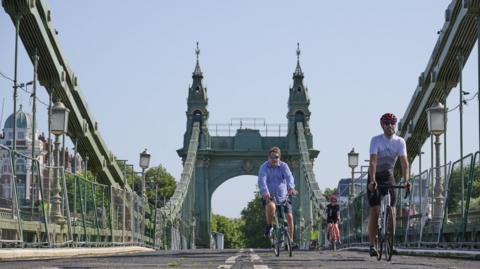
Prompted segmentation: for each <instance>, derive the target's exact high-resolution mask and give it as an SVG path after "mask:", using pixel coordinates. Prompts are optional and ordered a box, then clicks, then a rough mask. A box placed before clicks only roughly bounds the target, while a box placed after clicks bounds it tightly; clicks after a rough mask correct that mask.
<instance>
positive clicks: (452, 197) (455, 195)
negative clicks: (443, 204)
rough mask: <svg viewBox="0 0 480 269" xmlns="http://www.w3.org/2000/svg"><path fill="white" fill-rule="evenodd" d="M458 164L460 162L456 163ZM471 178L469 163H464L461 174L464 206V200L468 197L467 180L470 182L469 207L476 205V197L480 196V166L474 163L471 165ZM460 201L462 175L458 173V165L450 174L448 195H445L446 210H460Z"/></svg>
mask: <svg viewBox="0 0 480 269" xmlns="http://www.w3.org/2000/svg"><path fill="white" fill-rule="evenodd" d="M458 164H460V163H458ZM473 169H474V170H473V173H472V178H470V172H471V171H470V164H464V167H463V173H464V174H463V175H464V178H463V179H464V185H463V188H464V195H465V197H464V198H465V201H464V206H466V201H467V199H468V197H467V196H468V184H469V182H468V181H469V180H471V183H472V190H471V197H470V199H471V203H470V208H475V207H478V201H477V200H478V198H479V197H480V180H478V178H479V176H480V166H479V165H476V166H474V167H473ZM461 201H462V176H461V173H460V167H455V168H454V169H453V171H452V173H451V175H450V182H449V184H448V196H447V206H448V212H449V214H451V213H460V212H461Z"/></svg>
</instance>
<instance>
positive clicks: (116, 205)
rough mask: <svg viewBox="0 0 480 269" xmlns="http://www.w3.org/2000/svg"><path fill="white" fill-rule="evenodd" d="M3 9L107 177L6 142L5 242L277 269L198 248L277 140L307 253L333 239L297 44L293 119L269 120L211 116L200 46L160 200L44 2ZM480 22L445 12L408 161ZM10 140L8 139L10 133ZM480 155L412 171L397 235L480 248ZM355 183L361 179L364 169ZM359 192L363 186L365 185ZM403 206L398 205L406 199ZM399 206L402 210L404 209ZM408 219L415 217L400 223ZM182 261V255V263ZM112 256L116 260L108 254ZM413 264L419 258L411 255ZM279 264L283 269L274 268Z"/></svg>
mask: <svg viewBox="0 0 480 269" xmlns="http://www.w3.org/2000/svg"><path fill="white" fill-rule="evenodd" d="M2 5H3V8H4V10H5V12H6V13H7V14H8V15H9V16H10V17H11V19H12V22H13V26H14V27H16V29H17V31H18V37H19V39H20V41H21V42H22V43H23V45H24V47H25V50H26V52H27V54H28V55H29V57H30V59H31V60H32V63H34V64H35V65H36V66H37V68H36V70H37V77H38V81H39V83H40V84H41V85H42V86H43V87H44V88H45V89H46V90H47V92H48V94H49V95H50V96H51V99H52V100H57V99H61V100H62V102H63V103H64V104H65V106H66V107H67V108H68V109H69V111H70V115H69V118H68V133H67V136H68V137H69V138H70V139H71V141H72V142H73V143H74V144H75V149H76V150H77V151H78V154H80V155H81V156H82V158H83V159H87V160H88V169H89V170H90V171H92V172H94V173H95V174H96V175H98V176H97V180H96V181H91V180H89V179H87V178H86V173H83V171H76V169H75V168H73V169H70V170H69V169H66V167H64V166H62V165H46V164H45V163H44V162H42V160H39V159H38V158H35V157H33V158H32V156H26V155H25V154H23V153H22V152H20V151H18V150H14V149H12V147H8V146H6V145H2V146H1V147H0V152H1V153H0V158H1V159H0V162H1V163H2V164H3V167H4V168H2V169H1V170H0V171H1V180H2V182H1V183H2V185H1V187H2V192H1V195H2V197H0V230H1V237H0V243H1V244H2V247H4V248H5V247H7V248H8V247H10V248H14V247H45V248H51V247H66V248H79V247H85V246H86V247H112V246H144V247H148V248H151V249H155V250H161V251H164V252H158V254H155V255H156V256H155V257H156V259H161V260H162V259H164V260H162V261H167V262H165V265H168V263H169V262H177V263H178V264H177V265H181V264H182V263H183V264H187V263H186V262H185V260H188V261H189V263H190V264H193V263H195V257H199V260H198V261H197V262H198V263H199V266H200V265H201V266H200V267H202V266H203V267H205V268H210V267H212V266H215V268H230V267H231V266H233V265H235V264H238V263H237V262H245V263H249V264H251V265H252V266H254V268H269V267H268V266H267V265H265V266H267V267H255V264H257V265H259V266H260V264H261V263H262V262H264V261H267V260H269V258H268V257H267V256H266V253H264V252H262V251H257V253H255V250H240V251H239V252H238V253H237V252H235V251H233V252H211V251H209V250H204V251H202V250H199V249H208V248H213V247H215V242H214V241H212V238H211V229H210V217H211V205H210V202H211V198H212V194H213V193H214V191H215V190H216V189H217V188H218V187H219V186H220V185H221V184H222V183H224V182H226V181H227V180H229V179H231V178H233V177H236V176H240V175H256V174H257V172H258V169H259V167H260V165H261V164H262V163H263V162H264V161H265V156H266V152H268V149H269V148H271V147H273V146H279V147H280V148H281V149H282V159H284V160H285V161H286V162H287V163H288V164H289V166H290V168H291V169H292V173H293V176H294V178H295V185H296V186H297V189H298V190H299V193H300V195H299V199H298V202H297V203H295V204H294V215H295V229H296V231H295V236H296V241H298V242H300V243H301V247H302V248H304V249H306V248H308V247H307V246H309V245H311V241H316V247H317V248H319V247H323V246H326V245H328V243H327V242H326V232H325V231H326V227H325V223H324V220H323V218H324V217H323V215H324V214H323V210H324V207H325V205H326V201H325V199H324V198H323V195H322V192H321V190H320V189H319V187H318V184H317V181H316V179H315V174H314V171H313V162H314V160H315V158H316V157H317V156H318V154H319V151H318V150H316V149H315V148H314V146H313V134H312V133H311V130H310V126H309V125H310V117H311V112H310V110H309V106H310V98H309V95H308V89H307V88H306V87H305V85H304V81H303V80H304V73H303V71H302V68H301V65H300V50H299V49H297V56H298V57H297V65H296V67H295V69H294V73H293V76H292V79H293V84H292V85H293V86H292V87H291V88H290V89H289V99H288V107H287V123H286V124H276V125H270V124H267V123H266V122H265V121H263V120H261V119H257V118H250V119H234V120H232V122H231V123H229V124H210V123H209V122H208V120H209V111H208V109H207V106H208V101H209V100H208V97H207V91H206V88H205V87H204V83H203V72H202V70H201V67H200V61H199V49H198V47H197V51H196V53H197V62H196V65H195V67H194V71H193V74H192V84H191V86H190V87H189V89H188V98H187V112H186V115H187V124H186V130H185V133H184V138H183V145H182V147H181V148H180V149H179V150H178V151H177V153H178V155H179V156H180V157H181V158H182V162H183V170H182V173H181V178H180V180H179V181H178V184H177V188H176V190H175V193H174V194H173V196H172V197H171V198H170V200H169V201H168V202H166V203H165V204H164V205H163V206H162V207H160V208H157V206H156V205H152V204H149V203H148V201H147V200H146V199H145V198H144V197H142V196H139V195H137V193H136V192H134V191H133V190H132V188H131V187H130V186H129V184H128V183H127V175H126V172H125V169H122V167H121V166H120V165H119V163H118V160H116V157H115V155H114V154H113V153H112V151H111V150H110V149H108V148H107V146H106V144H105V143H104V141H103V139H102V136H101V134H100V132H99V130H98V122H97V121H96V120H95V118H94V116H93V115H92V113H91V112H90V111H89V110H88V106H87V100H85V98H84V97H83V96H82V92H81V89H80V85H79V83H78V78H77V75H76V74H75V73H74V72H73V70H72V69H71V68H70V66H69V64H68V62H67V60H66V57H65V55H64V54H63V52H62V50H61V48H60V44H59V41H58V39H57V37H56V34H55V28H54V26H53V23H52V21H51V10H49V9H48V7H47V5H46V2H45V1H43V0H3V1H2ZM479 18H480V1H476V0H473V1H467V0H464V1H455V0H454V1H452V2H451V4H450V5H449V6H448V7H447V9H446V11H445V23H444V25H443V28H442V30H441V32H440V34H439V37H438V41H437V43H436V45H435V47H434V49H433V53H432V55H431V58H430V60H429V62H428V64H427V67H426V69H425V71H424V72H422V73H421V74H420V76H419V78H418V86H417V87H416V89H415V91H414V94H413V96H412V99H411V101H410V103H409V104H408V106H407V109H406V111H405V114H404V115H403V117H402V119H401V121H400V124H399V130H398V134H399V135H400V136H403V137H405V140H406V142H407V148H408V154H409V158H410V161H413V159H414V158H415V157H416V155H417V154H418V153H419V152H418V150H419V149H421V146H422V145H423V144H424V143H425V141H426V139H427V138H428V137H429V131H428V128H427V113H426V112H425V111H426V109H427V108H428V107H430V106H431V105H432V104H433V103H434V102H435V101H443V102H445V100H446V97H447V96H448V94H449V93H450V91H451V89H452V88H453V87H455V86H456V85H457V84H459V83H460V84H461V72H462V68H463V64H464V63H465V61H466V59H468V57H469V55H470V53H471V51H472V49H473V47H474V45H475V43H476V42H477V40H478V35H479V32H480V27H478V26H479V25H480V19H479ZM20 25H21V27H19V26H20ZM36 59H40V60H36ZM30 120H31V119H30ZM13 121H14V122H16V121H15V120H13ZM27 121H28V120H27ZM4 139H5V140H8V137H6V138H4ZM17 142H20V141H17ZM54 154H58V152H54ZM17 160H20V161H17ZM14 163H16V165H14ZM19 163H23V164H24V165H26V166H30V167H32V169H31V171H30V172H31V177H30V182H31V186H26V185H25V184H26V183H25V180H23V181H22V176H21V175H20V170H21V169H18V164H19ZM478 163H479V152H477V153H472V154H467V155H465V157H463V158H462V159H461V160H459V161H457V162H454V163H453V164H451V163H447V162H446V161H445V162H444V164H443V165H442V166H436V167H433V166H432V168H430V169H428V170H426V171H425V172H422V173H421V174H419V175H415V176H414V177H413V178H412V183H413V185H414V192H413V195H412V196H411V197H410V198H409V200H408V201H406V202H407V203H408V205H413V204H415V205H416V206H417V209H418V210H419V211H418V212H416V213H415V214H407V215H403V214H399V215H398V216H397V218H398V221H397V226H398V227H397V237H398V238H397V241H396V242H397V243H398V245H399V246H403V247H418V248H423V249H425V248H427V249H433V250H438V249H439V248H442V247H444V248H447V247H448V248H453V249H458V250H460V249H461V250H465V249H470V250H477V251H478V248H479V247H480V244H479V242H480V240H479V236H480V230H478V229H477V227H478V224H479V223H480V217H479V214H478V212H479V211H478V208H469V205H470V204H471V197H472V186H473V185H474V184H475V182H478V178H479V176H480V175H479V174H478V169H477V168H476V167H478ZM7 164H8V165H7ZM57 164H58V163H57ZM456 167H462V171H463V170H465V173H463V172H462V176H461V182H462V188H463V189H462V188H461V189H462V190H461V193H462V195H461V196H460V197H461V199H462V204H461V211H458V212H457V211H449V208H450V209H451V207H449V204H451V203H452V202H453V201H452V200H451V199H450V198H449V197H452V196H453V195H457V194H458V193H455V192H458V190H457V189H455V190H453V189H452V188H453V186H454V183H453V182H457V180H458V179H457V178H455V177H458V175H457V174H456V173H455V171H456V170H455V168H456ZM20 168H21V167H20ZM464 175H465V176H464ZM357 180H358V182H364V181H365V174H362V175H361V176H360V177H359V178H358V179H357ZM52 182H54V183H52ZM22 186H23V187H22ZM359 186H362V184H359ZM437 186H438V187H437ZM362 189H363V190H364V189H365V188H364V186H363V187H362ZM362 189H359V190H357V191H355V192H354V193H356V194H357V195H356V196H355V197H354V199H352V201H351V202H350V203H348V204H346V205H345V206H344V208H343V209H342V210H343V211H342V216H348V217H345V220H344V223H343V224H342V226H341V227H342V241H343V243H344V246H345V247H346V248H361V247H363V246H366V245H367V244H368V239H367V223H368V222H367V214H368V207H367V206H366V204H365V198H364V196H365V193H364V192H363V191H362ZM450 190H452V191H450ZM56 195H59V196H60V198H58V199H59V200H58V201H57V200H55V199H57V196H56ZM400 196H402V197H403V195H399V196H398V197H400ZM455 197H457V196H455ZM403 202H405V201H401V203H399V204H400V205H403ZM429 206H433V207H434V216H433V218H432V219H430V221H431V222H429V223H428V224H427V222H426V217H425V216H426V214H425V213H426V212H427V211H428V208H429ZM398 212H402V208H401V207H399V208H398ZM404 218H405V219H406V221H403V219H404ZM313 230H317V231H318V232H319V236H318V238H316V239H312V238H311V234H312V232H313ZM194 249H197V250H194ZM437 252H438V253H440V251H437ZM212 253H213V254H212ZM321 253H322V252H321ZM405 254H407V253H405ZM143 255H145V256H144V257H148V255H150V254H141V255H137V256H132V258H134V259H138V260H142V256H143ZM212 255H213V256H214V261H213V262H212V261H210V263H208V257H213V256H212ZM215 255H217V256H215ZM299 255H300V256H302V257H303V258H304V259H307V260H309V262H310V263H307V264H306V265H305V268H307V267H308V266H314V265H315V264H316V263H317V262H318V263H320V262H324V261H325V260H323V261H322V259H321V258H319V259H317V258H312V256H311V255H310V256H309V254H308V252H305V253H302V254H299ZM322 255H324V257H327V258H325V259H327V260H328V262H332V266H335V264H337V265H339V264H340V263H341V262H347V263H351V262H352V261H357V260H358V261H364V259H363V258H359V257H357V256H355V255H356V254H352V255H351V256H350V258H348V252H342V253H341V254H338V255H336V256H331V255H330V254H328V253H323V254H322ZM329 255H330V256H329ZM409 255H415V253H413V254H412V253H409ZM458 255H460V256H461V254H458ZM177 257H184V258H183V260H177ZM232 257H236V258H235V259H232ZM469 257H475V255H473V256H469ZM477 257H478V256H477ZM349 259H351V260H349ZM423 259H425V264H426V263H429V262H430V260H429V258H423ZM227 261H230V263H227ZM335 261H338V262H340V263H334V262H335ZM297 262H298V261H297ZM450 262H451V261H450ZM106 263H107V264H109V263H115V262H114V261H112V260H109V261H107V260H106ZM160 263H161V262H160ZM139 264H141V262H139ZM451 264H453V262H451ZM277 265H278V264H277ZM58 266H61V265H58ZM125 266H127V265H125ZM222 266H225V267H222ZM295 266H297V265H295ZM412 266H415V264H414V262H413V261H412ZM465 266H469V265H465ZM0 267H1V265H0ZM272 267H274V268H277V267H275V264H274V265H273V266H272ZM437 267H438V266H437Z"/></svg>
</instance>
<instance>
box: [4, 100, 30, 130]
mask: <svg viewBox="0 0 480 269" xmlns="http://www.w3.org/2000/svg"><path fill="white" fill-rule="evenodd" d="M15 114H16V115H15V117H16V122H17V126H16V128H25V129H32V126H33V119H32V115H31V114H28V113H26V112H24V111H23V110H22V106H20V108H19V109H18V111H17V113H15ZM3 129H13V114H11V115H10V116H9V117H8V118H7V120H6V121H5V125H4V126H3Z"/></svg>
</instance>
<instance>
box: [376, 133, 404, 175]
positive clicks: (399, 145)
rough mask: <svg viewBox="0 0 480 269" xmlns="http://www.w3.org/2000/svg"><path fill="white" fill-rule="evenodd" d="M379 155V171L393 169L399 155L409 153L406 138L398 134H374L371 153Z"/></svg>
mask: <svg viewBox="0 0 480 269" xmlns="http://www.w3.org/2000/svg"><path fill="white" fill-rule="evenodd" d="M372 154H374V155H377V167H376V168H377V169H376V170H377V173H378V172H384V171H387V170H393V168H394V166H395V162H396V161H397V158H398V156H406V155H407V146H406V145H405V140H404V139H403V138H402V137H400V136H397V135H395V134H394V135H393V136H392V137H391V138H388V137H386V136H385V135H384V134H380V135H377V136H374V137H373V138H372V140H371V141H370V155H372Z"/></svg>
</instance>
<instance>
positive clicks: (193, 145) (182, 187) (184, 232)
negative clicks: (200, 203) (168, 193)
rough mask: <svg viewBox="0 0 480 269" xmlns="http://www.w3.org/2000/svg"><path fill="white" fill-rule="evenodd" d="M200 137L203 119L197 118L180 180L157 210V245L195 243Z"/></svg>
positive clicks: (172, 246)
mask: <svg viewBox="0 0 480 269" xmlns="http://www.w3.org/2000/svg"><path fill="white" fill-rule="evenodd" d="M199 137H200V123H199V122H195V123H194V124H193V128H192V134H191V137H190V142H189V146H188V153H187V158H186V160H185V163H184V165H183V171H182V174H181V178H180V182H179V183H178V184H177V188H176V189H175V192H174V193H173V195H172V197H171V198H170V200H169V201H168V202H167V203H166V204H165V205H164V206H163V207H162V208H160V209H159V210H157V211H158V212H157V221H156V229H155V233H156V236H155V238H156V243H155V247H156V248H163V249H174V250H175V249H187V248H194V246H195V222H196V220H195V216H194V214H193V210H194V204H193V201H194V196H193V193H194V189H193V188H194V180H193V175H194V170H195V163H196V160H197V149H198V143H199Z"/></svg>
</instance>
